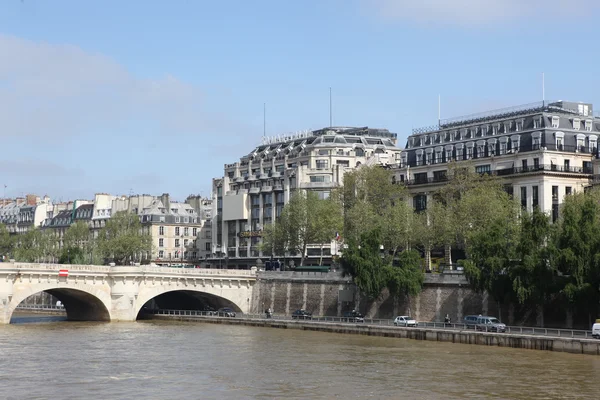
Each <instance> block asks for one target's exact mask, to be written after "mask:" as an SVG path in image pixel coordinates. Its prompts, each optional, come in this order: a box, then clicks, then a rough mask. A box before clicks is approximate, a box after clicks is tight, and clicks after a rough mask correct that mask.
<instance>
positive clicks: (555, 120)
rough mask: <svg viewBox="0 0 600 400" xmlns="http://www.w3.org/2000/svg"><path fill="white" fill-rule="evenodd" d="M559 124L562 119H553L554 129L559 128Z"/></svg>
mask: <svg viewBox="0 0 600 400" xmlns="http://www.w3.org/2000/svg"><path fill="white" fill-rule="evenodd" d="M559 122H560V118H559V117H552V127H553V128H558V126H559Z"/></svg>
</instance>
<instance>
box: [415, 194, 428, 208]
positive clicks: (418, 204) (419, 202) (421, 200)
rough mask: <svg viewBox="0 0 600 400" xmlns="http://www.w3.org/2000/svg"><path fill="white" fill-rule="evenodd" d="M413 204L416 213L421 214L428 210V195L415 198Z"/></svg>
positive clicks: (419, 195)
mask: <svg viewBox="0 0 600 400" xmlns="http://www.w3.org/2000/svg"><path fill="white" fill-rule="evenodd" d="M413 202H414V207H415V211H416V212H421V211H424V210H426V209H427V195H425V194H418V195H416V196H415V197H414V200H413Z"/></svg>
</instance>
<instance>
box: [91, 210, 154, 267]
mask: <svg viewBox="0 0 600 400" xmlns="http://www.w3.org/2000/svg"><path fill="white" fill-rule="evenodd" d="M98 248H99V251H100V253H101V254H102V256H103V257H104V258H105V259H112V260H113V261H114V262H115V264H117V265H125V264H126V263H127V262H131V261H135V260H139V259H141V258H142V257H143V255H144V254H148V253H150V252H151V250H152V238H151V236H150V235H149V234H147V233H144V232H143V231H142V224H141V222H140V219H139V217H138V216H137V215H136V214H133V213H128V212H125V211H120V212H118V213H116V214H115V215H113V216H112V218H110V219H109V220H108V222H107V223H106V226H105V227H104V228H102V230H101V231H100V233H99V235H98Z"/></svg>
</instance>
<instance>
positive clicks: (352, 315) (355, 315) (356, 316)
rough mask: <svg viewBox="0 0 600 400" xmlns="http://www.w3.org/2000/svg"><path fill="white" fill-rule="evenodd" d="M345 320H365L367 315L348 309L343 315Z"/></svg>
mask: <svg viewBox="0 0 600 400" xmlns="http://www.w3.org/2000/svg"><path fill="white" fill-rule="evenodd" d="M342 321H343V322H365V316H364V315H362V314H361V313H359V312H357V311H348V312H346V313H344V315H343V316H342Z"/></svg>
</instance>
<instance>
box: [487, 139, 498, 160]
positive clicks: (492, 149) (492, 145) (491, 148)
mask: <svg viewBox="0 0 600 400" xmlns="http://www.w3.org/2000/svg"><path fill="white" fill-rule="evenodd" d="M488 154H489V155H490V156H491V157H493V156H495V155H496V139H489V140H488Z"/></svg>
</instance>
